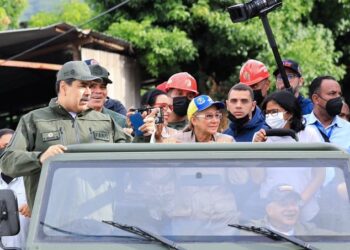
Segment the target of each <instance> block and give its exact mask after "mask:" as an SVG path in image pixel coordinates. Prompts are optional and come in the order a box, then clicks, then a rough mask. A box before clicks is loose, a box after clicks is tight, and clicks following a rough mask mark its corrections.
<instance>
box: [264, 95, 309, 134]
mask: <svg viewBox="0 0 350 250" xmlns="http://www.w3.org/2000/svg"><path fill="white" fill-rule="evenodd" d="M270 101H274V102H276V103H277V104H278V105H280V106H281V107H282V108H283V109H284V110H286V111H287V112H288V113H291V114H292V115H293V116H292V118H291V119H292V120H291V124H290V127H291V129H293V130H294V131H295V132H296V133H298V132H299V131H301V130H304V129H305V123H304V117H303V114H302V112H301V107H300V105H299V102H298V99H297V98H296V97H295V96H294V95H293V94H292V93H291V92H290V91H288V90H281V91H276V92H273V93H271V94H269V95H268V96H267V97H266V98H265V100H264V101H263V103H262V104H261V109H262V110H263V111H264V112H265V111H266V106H267V103H268V102H270Z"/></svg>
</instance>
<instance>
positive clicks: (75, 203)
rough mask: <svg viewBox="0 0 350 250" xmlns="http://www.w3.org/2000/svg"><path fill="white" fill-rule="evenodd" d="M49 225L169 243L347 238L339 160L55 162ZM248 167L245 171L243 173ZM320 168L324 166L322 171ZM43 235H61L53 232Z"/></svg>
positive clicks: (347, 212) (47, 230)
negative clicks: (264, 234) (247, 237)
mask: <svg viewBox="0 0 350 250" xmlns="http://www.w3.org/2000/svg"><path fill="white" fill-rule="evenodd" d="M55 164H57V166H56V167H55V169H56V170H55V171H53V183H52V187H51V190H50V192H48V193H47V194H46V195H47V197H48V200H49V201H48V204H47V209H46V211H44V214H43V215H42V216H44V217H43V221H44V222H45V223H46V224H48V225H52V226H55V227H57V228H60V229H62V230H67V231H71V232H75V233H79V234H91V235H120V236H125V235H128V233H127V232H123V231H122V230H119V229H117V228H112V227H110V226H108V225H105V224H103V223H101V221H102V220H111V221H118V222H119V223H125V224H129V225H130V224H131V225H137V226H139V227H141V228H144V229H146V230H148V231H150V232H153V233H156V234H159V235H168V236H208V235H210V236H228V235H244V234H245V233H244V232H241V231H238V230H237V229H234V228H232V227H228V226H227V225H228V224H243V225H254V226H264V227H267V228H271V229H273V230H275V231H279V232H282V233H284V234H287V235H339V234H341V235H348V234H350V225H349V223H347V221H348V220H349V219H350V207H349V202H348V201H347V194H346V190H347V189H346V185H345V181H344V180H345V179H344V174H343V168H345V167H347V166H346V164H347V163H346V161H340V160H324V161H322V160H317V161H316V160H315V161H314V160H305V159H303V160H290V161H279V160H265V161H261V160H259V161H253V160H237V161H233V160H216V161H210V160H205V161H201V160H196V161H191V160H180V161H179V160H177V161H176V163H174V162H171V161H157V162H152V161H121V162H118V164H117V165H116V163H115V162H114V163H113V162H103V163H102V162H91V161H90V162H89V161H86V162H77V163H74V165H73V167H72V163H71V162H69V163H62V162H60V163H55ZM243 166H244V167H243ZM317 166H318V167H317ZM42 230H43V232H44V234H46V235H50V236H62V234H61V233H59V232H57V231H54V230H51V229H50V228H43V229H42Z"/></svg>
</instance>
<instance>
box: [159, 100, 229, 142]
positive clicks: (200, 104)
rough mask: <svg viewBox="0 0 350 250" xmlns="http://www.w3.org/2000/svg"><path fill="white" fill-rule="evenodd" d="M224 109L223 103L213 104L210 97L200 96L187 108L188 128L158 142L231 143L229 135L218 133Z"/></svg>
mask: <svg viewBox="0 0 350 250" xmlns="http://www.w3.org/2000/svg"><path fill="white" fill-rule="evenodd" d="M224 108H225V104H224V103H223V102H214V101H213V100H212V99H211V97H210V96H207V95H200V96H197V97H195V98H194V99H193V100H192V101H191V102H190V105H189V106H188V109H187V118H188V121H189V126H188V127H187V128H186V129H184V131H182V132H178V133H177V134H175V135H174V136H170V137H169V138H167V139H164V138H160V139H159V136H158V139H157V141H159V142H166V143H170V142H177V143H186V142H224V143H225V142H233V141H234V139H233V137H232V136H230V135H224V134H221V133H218V129H219V125H220V120H221V118H222V113H221V110H222V109H224Z"/></svg>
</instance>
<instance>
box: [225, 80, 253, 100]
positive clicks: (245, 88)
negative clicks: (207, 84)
mask: <svg viewBox="0 0 350 250" xmlns="http://www.w3.org/2000/svg"><path fill="white" fill-rule="evenodd" d="M233 90H237V91H248V92H249V95H250V97H251V98H252V100H253V101H254V92H253V89H252V88H251V87H249V86H248V85H245V84H243V83H237V84H235V85H233V87H232V88H231V89H230V91H229V92H228V95H227V99H228V98H229V96H230V94H231V92H232V91H233Z"/></svg>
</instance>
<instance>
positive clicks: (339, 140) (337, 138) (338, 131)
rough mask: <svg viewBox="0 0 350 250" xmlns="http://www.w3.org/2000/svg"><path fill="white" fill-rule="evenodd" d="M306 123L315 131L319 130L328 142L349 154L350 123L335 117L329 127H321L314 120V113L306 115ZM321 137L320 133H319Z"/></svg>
mask: <svg viewBox="0 0 350 250" xmlns="http://www.w3.org/2000/svg"><path fill="white" fill-rule="evenodd" d="M305 118H306V123H307V124H308V125H313V126H315V128H316V129H317V131H318V132H319V130H318V129H320V130H321V131H322V132H323V133H324V134H325V135H327V137H328V138H329V141H330V142H331V143H333V144H335V145H337V146H339V147H341V148H344V149H346V150H347V151H348V152H349V153H350V123H349V122H347V121H345V120H344V119H342V118H340V117H339V116H336V117H335V118H334V119H333V121H332V123H331V125H329V126H328V127H327V128H325V127H323V125H322V124H321V122H320V121H319V120H318V119H317V118H316V116H315V114H314V112H311V114H309V115H306V116H305ZM320 136H321V133H320Z"/></svg>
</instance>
